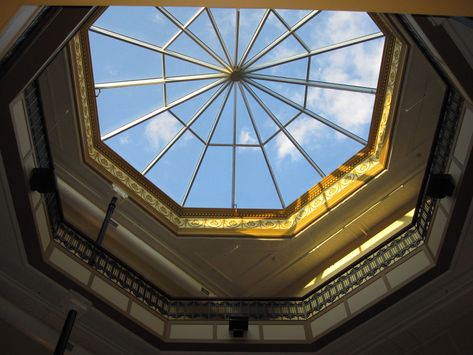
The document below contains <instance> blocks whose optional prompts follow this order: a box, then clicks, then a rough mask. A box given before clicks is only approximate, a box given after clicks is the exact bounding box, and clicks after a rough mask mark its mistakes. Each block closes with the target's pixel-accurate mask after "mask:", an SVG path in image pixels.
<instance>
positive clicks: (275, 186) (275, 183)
mask: <svg viewBox="0 0 473 355" xmlns="http://www.w3.org/2000/svg"><path fill="white" fill-rule="evenodd" d="M238 88H239V89H240V92H241V96H242V98H243V102H244V103H245V107H246V111H247V112H248V116H249V117H250V121H251V125H252V126H253V129H254V130H255V133H256V138H257V139H258V143H259V145H258V146H259V147H260V148H261V152H262V153H263V157H264V160H265V162H266V166H267V167H268V171H269V174H270V175H271V180H272V181H273V185H274V188H275V189H276V193H277V194H278V197H279V201H280V202H281V206H282V208H286V204H285V203H284V198H283V197H282V194H281V190H280V189H279V185H278V182H277V180H276V177H275V176H274V172H273V168H272V166H271V163H270V162H269V159H268V155H267V153H266V149H264V144H262V143H261V135H260V133H259V130H258V127H257V126H256V123H255V120H254V118H253V113H252V112H251V109H250V105H249V103H248V100H247V98H246V95H245V93H244V91H243V87H242V86H241V84H240V83H238Z"/></svg>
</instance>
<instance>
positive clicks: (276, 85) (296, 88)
mask: <svg viewBox="0 0 473 355" xmlns="http://www.w3.org/2000/svg"><path fill="white" fill-rule="evenodd" d="M283 79H284V78H283ZM288 79H289V80H290V79H291V78H288ZM255 82H257V83H259V84H262V85H264V86H266V87H267V88H269V89H271V90H273V91H274V92H276V93H278V94H281V95H282V96H284V97H285V98H287V99H289V100H291V101H293V102H295V103H296V104H299V105H304V97H305V89H306V86H305V85H298V84H289V83H284V82H278V81H271V80H258V79H255ZM283 105H285V106H287V105H286V104H284V103H283ZM289 109H290V110H291V113H292V111H293V112H298V111H297V110H295V111H294V110H293V109H292V108H289ZM289 116H290V115H289Z"/></svg>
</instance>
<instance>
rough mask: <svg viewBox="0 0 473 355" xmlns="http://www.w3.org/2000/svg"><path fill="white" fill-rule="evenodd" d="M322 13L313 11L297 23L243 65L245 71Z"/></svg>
mask: <svg viewBox="0 0 473 355" xmlns="http://www.w3.org/2000/svg"><path fill="white" fill-rule="evenodd" d="M319 12H320V11H318V10H315V11H311V12H310V13H309V14H308V15H307V16H305V17H304V18H303V19H301V20H300V21H299V22H297V23H296V24H295V25H294V26H292V27H291V28H290V29H289V30H288V31H286V32H284V33H283V34H282V35H281V36H279V37H278V38H276V39H275V40H274V41H273V42H272V43H271V44H269V45H267V46H266V47H265V48H264V49H262V50H261V51H260V52H258V53H257V54H255V56H254V57H253V58H251V59H250V60H249V61H247V62H246V63H245V64H243V69H245V68H248V67H249V66H251V65H252V64H253V63H254V62H256V61H258V59H260V58H261V57H262V56H264V55H265V54H266V53H268V52H269V51H271V50H272V49H273V48H274V47H276V46H277V45H279V44H280V43H281V42H282V41H284V40H285V39H286V38H287V37H289V36H290V35H292V34H293V33H295V32H296V31H297V30H298V29H299V28H301V27H302V26H303V25H305V24H306V23H307V21H309V20H311V19H312V18H314V16H317V14H318V13H319Z"/></svg>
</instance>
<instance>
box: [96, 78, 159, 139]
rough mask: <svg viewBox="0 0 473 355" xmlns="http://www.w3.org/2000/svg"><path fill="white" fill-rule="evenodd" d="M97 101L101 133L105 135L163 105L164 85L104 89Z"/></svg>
mask: <svg viewBox="0 0 473 355" xmlns="http://www.w3.org/2000/svg"><path fill="white" fill-rule="evenodd" d="M96 101H97V110H98V116H99V125H100V134H101V135H104V134H106V133H108V132H110V131H112V130H114V129H116V128H119V127H121V126H123V125H124V124H126V123H128V122H131V121H133V120H135V119H137V118H139V117H141V116H143V115H146V114H148V113H150V112H152V111H154V110H156V109H158V108H160V107H162V106H163V90H162V85H144V86H131V87H127V88H116V89H103V90H102V91H101V92H100V94H99V95H98V97H97V98H96Z"/></svg>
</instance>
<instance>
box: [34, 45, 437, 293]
mask: <svg viewBox="0 0 473 355" xmlns="http://www.w3.org/2000/svg"><path fill="white" fill-rule="evenodd" d="M40 88H41V95H42V99H43V106H44V107H43V108H44V111H45V116H46V120H47V127H48V134H49V139H50V145H51V150H52V154H53V159H54V163H55V167H56V172H57V175H58V177H59V179H60V184H59V192H60V195H61V201H62V206H63V210H64V215H65V218H66V220H68V221H69V222H70V223H72V224H74V225H75V226H76V227H78V228H79V229H80V230H82V231H84V232H85V234H87V235H89V236H91V237H92V238H93V237H94V236H96V235H97V233H98V230H99V228H100V225H101V223H102V219H103V215H104V212H102V213H100V211H99V212H98V213H94V212H93V211H97V210H98V209H99V210H101V211H104V210H105V209H106V206H107V205H108V203H109V201H110V198H111V197H112V195H113V191H112V189H111V184H110V183H109V182H107V181H105V180H104V179H103V178H101V177H100V176H99V175H98V174H97V173H95V172H94V171H93V170H92V169H91V168H89V167H88V166H86V165H85V164H84V162H83V159H82V153H81V148H80V139H79V134H78V124H77V118H76V117H75V115H76V109H75V107H74V99H73V97H74V94H73V91H72V84H71V80H70V68H69V63H68V58H67V53H66V52H63V53H61V55H59V56H58V57H57V58H56V60H55V62H54V63H52V65H50V67H49V68H48V69H47V70H46V71H45V73H44V74H43V75H42V77H41V79H40ZM444 90H445V86H444V84H443V82H442V81H441V80H440V78H439V77H438V76H437V74H436V73H435V71H434V70H433V69H432V68H431V66H430V65H429V64H428V62H427V61H426V60H425V59H424V57H423V56H422V55H421V54H420V52H419V51H418V50H417V49H415V48H414V47H410V50H409V53H408V60H407V64H406V66H405V74H404V78H403V82H402V88H401V95H400V99H399V104H398V109H397V117H396V119H395V126H394V130H393V136H392V142H393V147H392V150H391V153H390V154H391V156H390V162H389V166H388V169H387V170H386V171H385V172H383V173H382V174H381V175H379V176H378V177H376V178H375V179H373V180H372V181H371V182H370V183H369V184H367V185H366V186H365V187H363V188H362V189H360V190H359V191H357V192H356V193H355V194H353V195H352V196H351V197H350V198H349V199H347V200H346V201H345V202H344V203H341V204H340V205H338V206H337V207H336V208H334V209H333V210H331V211H329V212H328V213H327V214H325V215H324V216H322V217H321V218H320V219H319V220H318V221H317V222H316V223H314V224H313V225H311V226H310V227H308V228H307V229H306V230H305V231H304V232H303V233H300V234H299V235H298V236H297V237H295V238H292V239H282V240H268V239H264V238H260V239H249V238H230V237H225V238H218V237H215V236H212V237H196V236H192V237H182V236H180V237H176V236H175V235H174V234H173V233H171V232H170V231H169V230H168V229H167V228H165V227H163V226H162V225H161V224H160V223H158V222H157V221H156V220H155V219H154V218H153V217H152V216H151V215H149V214H148V213H146V212H144V211H143V210H142V209H141V208H140V207H139V206H137V205H136V204H135V203H133V202H132V201H130V200H123V201H120V202H119V205H118V207H117V209H116V210H115V213H114V220H115V221H116V222H117V223H118V227H111V228H109V231H108V233H107V236H106V238H105V241H104V246H105V248H107V249H108V250H110V251H111V252H112V253H114V254H115V255H116V256H117V257H119V258H121V259H122V260H123V261H125V262H126V263H127V264H129V265H130V266H131V267H133V268H134V269H136V270H137V271H138V272H140V273H141V274H142V275H143V276H145V277H146V278H148V279H149V280H150V281H152V282H154V283H155V284H156V285H157V286H158V287H160V288H161V289H163V290H164V291H166V292H168V293H169V294H171V295H173V296H178V297H179V296H202V293H200V289H199V287H198V286H199V285H202V286H203V287H205V288H206V289H208V290H210V292H211V295H216V296H221V297H271V296H273V297H274V296H277V297H281V296H284V297H290V296H297V295H300V293H301V292H304V289H303V286H304V285H305V284H307V283H308V282H309V281H310V280H311V279H312V278H313V277H314V275H315V274H317V273H318V272H319V271H320V270H323V269H324V268H326V267H328V266H330V265H331V264H333V263H334V261H336V260H338V258H340V257H341V256H343V255H345V254H347V252H349V251H351V250H352V249H353V248H354V247H355V246H357V245H359V244H361V243H363V242H364V241H366V240H367V239H368V238H369V237H370V236H372V235H374V234H375V233H377V232H378V231H379V229H380V227H381V226H384V225H385V224H386V223H387V222H390V221H392V220H393V219H397V218H399V217H400V216H402V215H403V214H404V213H405V212H407V211H408V210H410V209H412V208H413V207H414V206H415V202H416V198H417V193H418V191H419V189H420V184H421V181H422V178H423V173H424V167H425V164H426V161H427V158H428V153H429V152H430V147H431V141H432V137H433V133H434V128H435V126H436V124H435V123H436V121H437V119H438V117H439V113H440V109H441V106H442V102H443V94H444ZM70 122H75V124H70ZM381 200H382V202H381V203H380V204H378V205H377V206H376V207H375V208H372V209H370V210H369V211H368V212H366V211H367V210H368V209H369V208H370V207H371V206H373V205H374V204H376V203H377V202H379V201H381ZM351 221H354V222H352V223H350V222H351ZM123 230H125V231H131V232H132V234H133V235H132V236H128V238H125V237H124V233H123ZM337 231H340V233H339V234H338V235H337V237H336V238H331V239H330V240H328V241H327V242H326V243H324V244H323V248H319V249H317V251H316V252H314V253H311V254H308V251H310V250H311V249H313V248H314V247H315V246H316V245H319V244H320V243H321V242H323V241H325V240H327V239H328V238H329V237H330V236H331V235H333V234H334V233H335V232H337ZM136 238H139V239H136ZM143 242H144V243H143ZM162 258H165V259H167V260H172V264H174V265H172V266H170V267H169V268H168V269H165V268H163V267H162V263H160V262H159V261H160V260H162ZM176 270H182V271H177V273H178V275H180V277H181V278H179V277H177V278H176V272H175V271H176ZM182 272H183V273H182ZM183 275H184V276H183ZM185 275H187V277H190V279H192V280H196V281H197V283H196V285H197V286H195V287H189V285H184V284H183V282H181V281H182V278H185V277H186V276H185Z"/></svg>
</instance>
